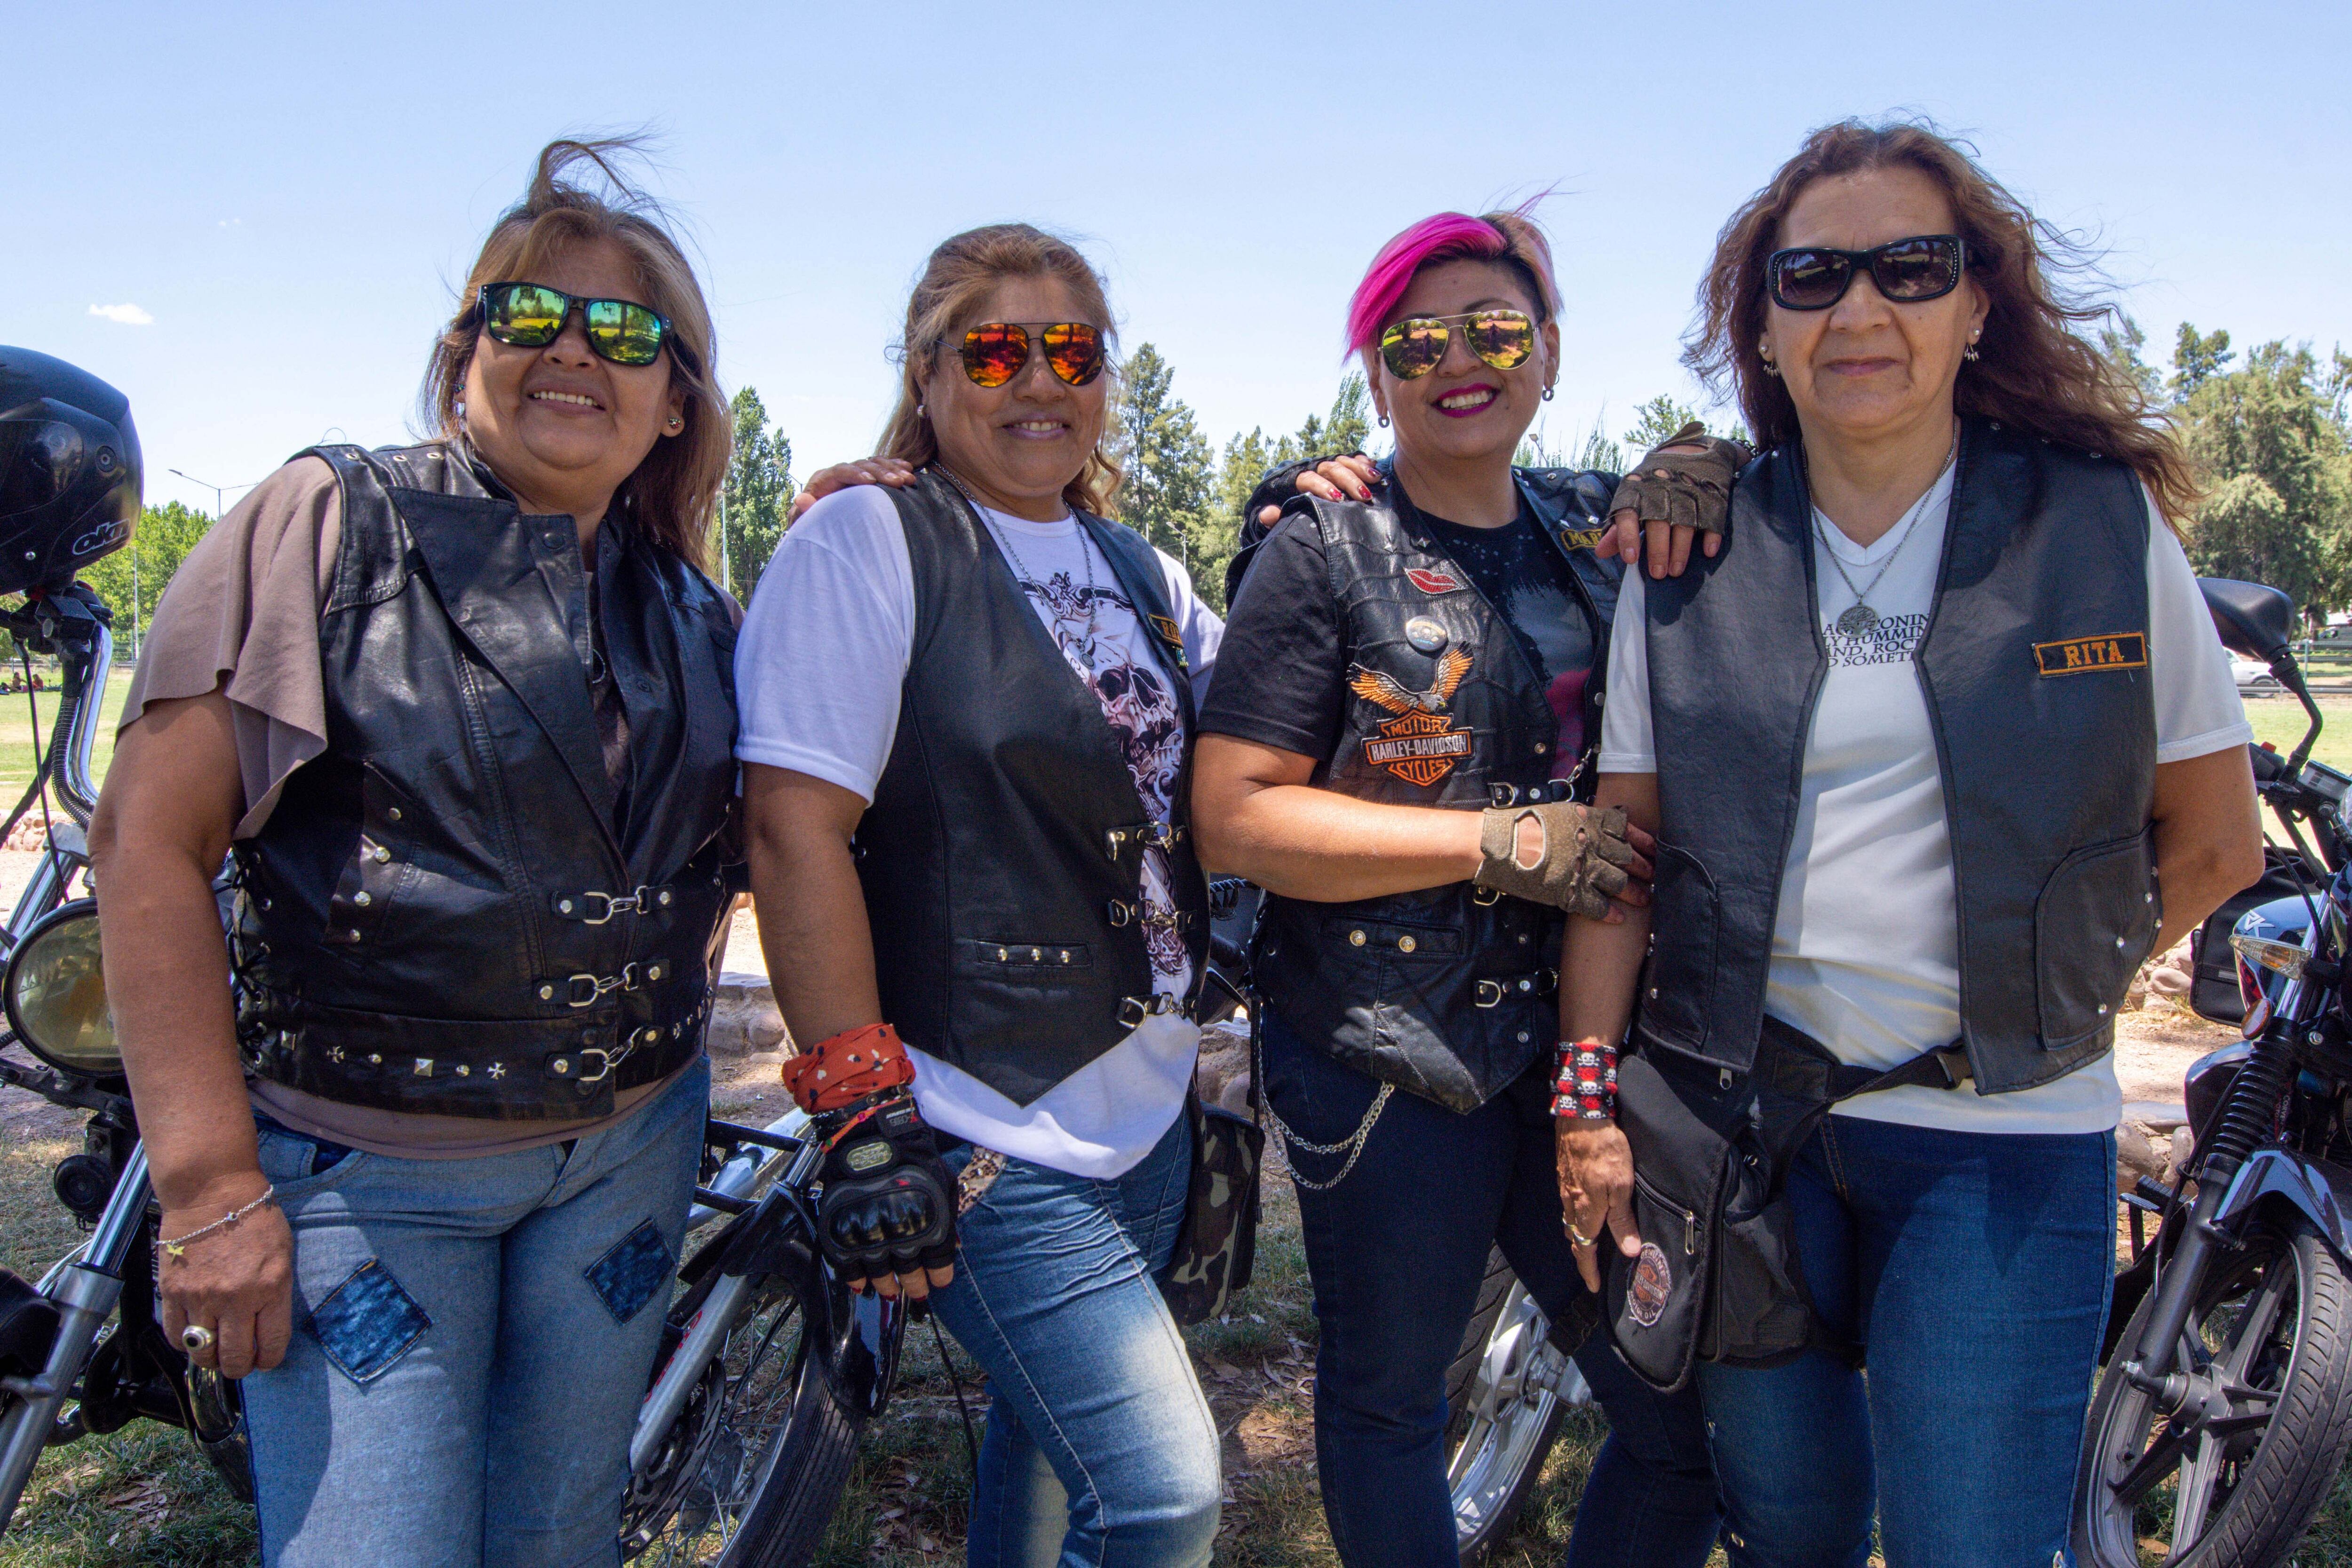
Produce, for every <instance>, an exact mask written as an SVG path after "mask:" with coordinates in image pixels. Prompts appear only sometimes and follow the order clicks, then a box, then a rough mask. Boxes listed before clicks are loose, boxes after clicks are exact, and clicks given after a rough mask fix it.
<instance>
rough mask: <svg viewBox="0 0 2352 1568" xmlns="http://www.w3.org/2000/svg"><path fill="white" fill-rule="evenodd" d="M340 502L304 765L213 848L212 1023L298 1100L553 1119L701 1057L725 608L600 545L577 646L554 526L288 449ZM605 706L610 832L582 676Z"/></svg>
mask: <svg viewBox="0 0 2352 1568" xmlns="http://www.w3.org/2000/svg"><path fill="white" fill-rule="evenodd" d="M308 455H313V456H318V457H320V458H323V459H325V461H326V462H327V463H328V464H329V465H331V466H332V467H333V468H334V470H335V475H336V478H337V479H338V481H339V482H340V484H341V496H342V540H341V549H340V550H339V552H338V553H337V555H336V558H335V561H334V566H333V575H332V579H331V582H330V584H329V587H328V591H327V599H326V604H325V609H324V612H323V613H322V616H321V619H320V629H319V653H320V670H321V674H322V675H323V677H324V681H325V687H326V707H327V749H326V751H325V752H324V753H323V754H322V755H320V756H319V757H317V758H313V759H312V760H310V762H307V763H305V764H304V765H303V766H302V767H300V768H297V769H296V770H295V771H294V773H293V774H292V775H291V776H289V779H287V781H286V786H285V792H284V794H283V796H282V797H281V798H280V800H279V802H278V807H277V809H276V810H274V811H272V812H271V814H270V816H269V819H268V822H267V824H266V825H265V826H264V827H263V828H262V830H261V831H260V832H259V833H258V834H257V835H256V836H255V837H253V838H252V839H249V840H246V841H242V842H240V843H239V844H238V845H237V846H236V858H237V862H238V870H239V882H240V889H239V896H238V926H237V932H236V944H235V946H236V953H237V959H238V974H239V978H240V980H241V982H242V990H243V993H244V997H243V1004H244V1005H243V1012H242V1018H241V1020H240V1022H241V1031H240V1032H241V1034H242V1036H243V1038H244V1040H245V1042H246V1047H247V1055H248V1059H249V1061H250V1063H251V1065H252V1068H253V1070H254V1071H256V1072H257V1073H259V1074H260V1075H262V1076H263V1077H266V1078H268V1079H270V1080H272V1081H273V1082H279V1083H284V1084H287V1085H289V1086H290V1087H292V1088H295V1089H299V1090H302V1091H304V1092H307V1093H311V1094H318V1095H322V1096H324V1097H326V1098H328V1099H331V1100H338V1101H342V1102H346V1103H353V1104H362V1105H375V1106H381V1107H384V1108H386V1109H391V1110H396V1111H414V1112H426V1113H435V1114H439V1115H467V1116H483V1117H489V1118H495V1119H510V1120H536V1119H547V1118H556V1119H569V1118H578V1117H586V1116H594V1115H601V1114H604V1113H607V1112H609V1111H610V1110H611V1109H612V1104H613V1094H614V1090H616V1089H621V1088H628V1087H633V1086H635V1085H637V1084H641V1083H649V1082H656V1081H657V1080H658V1079H660V1078H662V1077H664V1076H666V1075H667V1074H668V1073H669V1072H671V1071H676V1070H677V1068H678V1067H681V1066H683V1065H685V1064H686V1063H687V1062H688V1061H692V1060H693V1058H694V1056H695V1055H696V1053H697V1052H698V1051H700V1050H701V1048H702V1033H703V1029H704V1025H705V1023H706V1021H707V1019H708V1016H709V995H710V960H711V956H712V951H713V946H714V943H715V941H716V939H717V936H718V929H719V915H720V914H721V912H722V911H723V910H724V909H725V907H726V905H727V904H728V901H729V899H730V893H729V891H728V889H727V887H726V885H725V878H724V876H723V874H722V871H721V864H722V860H723V858H724V857H723V851H722V841H721V837H720V833H721V829H722V828H723V826H724V825H725V823H726V821H727V817H728V812H729V810H730V806H731V804H732V801H733V797H734V785H735V763H734V758H733V747H734V735H735V705H734V675H733V651H734V643H735V632H734V627H733V624H732V617H731V616H730V613H729V611H728V608H727V605H726V602H725V601H724V600H723V599H722V598H721V597H720V596H719V592H718V591H717V590H716V589H714V588H713V587H712V586H711V585H710V583H709V581H708V580H705V579H704V578H703V577H702V576H701V575H700V574H699V573H698V572H696V571H694V570H692V569H690V568H688V567H687V566H686V565H684V564H683V563H681V562H679V561H677V559H674V558H672V557H670V556H668V555H667V554H665V553H663V552H661V551H658V550H656V549H654V548H652V546H650V545H649V544H648V543H646V541H645V540H643V539H641V538H636V537H635V535H634V534H633V533H632V531H631V530H630V528H629V525H628V521H627V519H626V518H625V517H622V516H620V515H618V513H617V512H616V513H615V515H614V516H612V517H607V518H606V519H605V521H604V525H603V529H602V530H601V531H603V532H606V533H610V534H612V535H613V538H612V540H611V542H610V543H609V544H604V543H602V542H600V550H599V559H600V561H601V562H602V563H603V570H601V571H600V572H599V573H598V576H599V578H600V580H599V581H598V583H597V584H596V592H597V595H598V601H597V603H598V616H599V623H600V625H601V630H602V632H603V637H602V643H603V646H602V649H601V650H599V649H598V648H597V647H596V646H595V643H594V640H593V639H592V636H591V630H590V620H589V613H590V612H589V603H588V584H587V574H586V572H585V571H584V570H583V565H582V561H581V558H580V547H579V542H578V534H577V530H576V528H575V527H574V524H573V522H572V519H571V518H570V517H536V516H525V515H524V514H523V513H522V512H521V510H520V508H519V507H517V506H516V504H515V503H514V501H513V500H512V499H511V498H510V497H508V496H507V495H506V494H505V493H504V491H503V490H502V489H500V488H498V487H496V482H495V480H492V479H490V478H489V476H488V474H487V473H486V472H485V471H482V470H480V469H478V468H477V467H476V466H475V465H473V464H471V463H470V462H469V461H468V460H467V457H466V455H464V454H463V453H462V452H461V451H460V450H458V449H457V448H454V447H452V446H450V445H447V444H438V443H436V444H426V445H423V446H413V447H406V448H387V449H384V450H383V451H378V452H366V451H362V450H361V449H360V448H358V447H355V446H330V447H321V448H317V449H314V450H313V451H312V452H311V453H310V454H308ZM600 657H601V658H603V659H604V660H607V661H609V667H610V672H611V675H612V678H613V680H614V682H615V683H616V685H617V687H618V691H619V694H620V697H621V700H622V702H623V704H624V706H625V711H626V713H627V716H628V727H629V735H630V748H629V750H630V760H629V768H630V773H629V778H628V781H627V782H628V808H627V811H626V814H625V819H623V820H621V821H616V820H615V819H616V813H615V809H614V808H615V798H616V791H615V789H614V781H613V779H612V777H611V776H610V775H609V774H608V773H607V771H606V768H605V764H604V755H603V751H602V748H601V745H600V742H599V737H598V730H597V727H596V722H595V718H594V715H593V710H592V707H591V697H590V685H589V669H590V666H591V664H592V662H593V660H595V659H597V658H600Z"/></svg>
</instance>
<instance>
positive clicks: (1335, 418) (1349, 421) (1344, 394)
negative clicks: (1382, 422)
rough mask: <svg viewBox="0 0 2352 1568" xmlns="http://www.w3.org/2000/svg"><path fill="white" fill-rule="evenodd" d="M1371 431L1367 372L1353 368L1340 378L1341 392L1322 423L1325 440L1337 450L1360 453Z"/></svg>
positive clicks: (1370, 399)
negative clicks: (1366, 380)
mask: <svg viewBox="0 0 2352 1568" xmlns="http://www.w3.org/2000/svg"><path fill="white" fill-rule="evenodd" d="M1371 433H1372V391H1371V388H1370V387H1369V386H1367V385H1365V384H1364V372H1363V371H1360V370H1351V371H1349V372H1348V373H1347V374H1346V375H1344V376H1342V377H1340V378H1339V396H1337V397H1335V398H1333V399H1332V400H1331V413H1330V416H1329V417H1328V418H1327V419H1326V420H1324V422H1323V439H1324V441H1325V442H1326V443H1327V444H1328V446H1329V448H1330V450H1332V451H1334V452H1361V451H1362V450H1363V449H1364V442H1365V440H1366V438H1367V437H1369V436H1370V434H1371Z"/></svg>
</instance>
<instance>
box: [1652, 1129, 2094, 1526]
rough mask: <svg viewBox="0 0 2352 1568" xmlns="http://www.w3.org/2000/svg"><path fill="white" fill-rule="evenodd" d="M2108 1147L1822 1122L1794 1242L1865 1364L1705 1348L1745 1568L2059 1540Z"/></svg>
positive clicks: (1826, 1309)
mask: <svg viewBox="0 0 2352 1568" xmlns="http://www.w3.org/2000/svg"><path fill="white" fill-rule="evenodd" d="M2115 1176H2116V1141H2115V1136H2114V1134H2109V1133H2082V1134H2073V1135H2050V1134H2022V1135H2021V1134H1985V1133H1953V1132H1945V1131H1942V1130H1940V1129H1934V1128H1924V1127H1906V1126H1898V1125H1896V1124H1894V1123H1891V1122H1871V1121H1864V1119H1862V1118H1861V1117H1858V1116H1831V1117H1828V1118H1827V1119H1826V1120H1825V1121H1824V1122H1823V1124H1822V1130H1821V1131H1820V1132H1819V1133H1817V1134H1814V1135H1813V1137H1812V1139H1811V1141H1810V1142H1808V1143H1807V1144H1806V1145H1805V1146H1804V1148H1803V1149H1802V1150H1801V1151H1800V1153H1799V1155H1798V1159H1797V1164H1796V1166H1795V1168H1794V1170H1793V1172H1792V1173H1791V1176H1790V1182H1789V1196H1790V1200H1791V1202H1792V1203H1793V1204H1794V1206H1795V1209H1796V1222H1797V1255H1798V1260H1799V1262H1800V1264H1801V1266H1802V1268H1803V1270H1804V1274H1805V1283H1806V1286H1807V1288H1808V1289H1809V1290H1810V1291H1811V1293H1812V1296H1813V1301H1814V1305H1815V1307H1816V1308H1817V1310H1818V1311H1819V1312H1820V1313H1821V1315H1822V1321H1823V1322H1824V1323H1826V1324H1827V1325H1828V1326H1829V1328H1830V1329H1831V1330H1832V1333H1836V1334H1838V1335H1839V1336H1840V1337H1842V1338H1843V1339H1844V1340H1846V1341H1847V1342H1849V1343H1858V1344H1861V1345H1862V1346H1864V1351H1865V1354H1867V1356H1868V1358H1869V1364H1870V1374H1869V1376H1868V1377H1867V1378H1865V1377H1864V1375H1862V1374H1861V1373H1859V1372H1856V1371H1855V1370H1854V1369H1853V1366H1852V1365H1850V1364H1848V1363H1847V1362H1846V1361H1844V1360H1843V1359H1840V1358H1838V1357H1835V1356H1832V1355H1830V1354H1824V1353H1822V1352H1819V1351H1816V1352H1812V1353H1810V1354H1806V1355H1805V1356H1803V1357H1801V1359H1799V1360H1797V1361H1794V1362H1791V1363H1790V1364H1787V1365H1785V1366H1778V1367H1772V1368H1769V1369H1767V1370H1755V1369H1742V1368H1738V1367H1727V1366H1709V1365H1705V1364H1702V1365H1701V1366H1700V1368H1699V1385H1700V1388H1701V1391H1702V1393H1703V1394H1704V1396H1705V1398H1706V1414H1707V1419H1708V1422H1709V1424H1710V1426H1711V1427H1712V1429H1713V1432H1714V1437H1715V1459H1716V1468H1717V1472H1718V1473H1719V1474H1720V1475H1721V1476H1722V1478H1723V1490H1724V1498H1725V1504H1726V1508H1727V1511H1728V1513H1729V1515H1730V1525H1731V1561H1732V1563H1733V1568H1861V1565H1862V1564H1863V1563H1866V1562H1868V1561H1869V1558H1870V1551H1871V1536H1870V1526H1871V1516H1872V1512H1873V1509H1874V1507H1875V1510H1876V1513H1877V1517H1878V1526H1879V1542H1880V1547H1881V1550H1883V1551H1884V1552H1885V1555H1886V1564H1887V1568H1988V1565H1990V1564H1997V1563H2017V1564H2020V1565H2021V1568H2024V1565H2027V1564H2042V1563H2055V1562H2066V1561H2071V1559H2068V1558H2066V1557H2065V1556H2064V1552H2065V1549H2066V1531H2067V1522H2068V1517H2069V1509H2070V1506H2071V1502H2072V1497H2073V1489H2074V1463H2075V1458H2076V1456H2077V1451H2078V1450H2079V1449H2080V1448H2081V1446H2082V1440H2083V1416H2084V1407H2085V1406H2086V1405H2087V1404H2088V1402H2089V1399H2090V1394H2091V1376H2092V1374H2093V1372H2094V1371H2095V1369H2096V1366H2097V1363H2098V1354H2099V1333H2100V1329H2101V1326H2102V1325H2103V1324H2104V1323H2105V1321H2106V1311H2107V1297H2108V1293H2109V1291H2110V1290H2111V1289H2112V1288H2113V1283H2114V1274H2115V1204H2116V1196H2115V1194H2116V1187H2115Z"/></svg>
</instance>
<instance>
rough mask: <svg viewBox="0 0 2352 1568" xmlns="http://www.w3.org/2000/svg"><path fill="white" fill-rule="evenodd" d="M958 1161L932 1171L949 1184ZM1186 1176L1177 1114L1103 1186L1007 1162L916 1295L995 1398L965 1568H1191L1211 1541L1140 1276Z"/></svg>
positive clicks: (1217, 1483) (1208, 1499)
mask: <svg viewBox="0 0 2352 1568" xmlns="http://www.w3.org/2000/svg"><path fill="white" fill-rule="evenodd" d="M972 1154H973V1151H972V1150H971V1148H970V1147H969V1146H966V1147H964V1148H961V1149H959V1150H957V1151H956V1152H955V1153H953V1154H951V1155H949V1156H948V1163H949V1164H950V1166H953V1167H954V1168H955V1169H956V1170H957V1171H958V1172H959V1173H961V1170H962V1168H963V1167H964V1166H965V1165H966V1164H968V1163H969V1162H970V1161H971V1157H972ZM1191 1181H1192V1129H1191V1127H1190V1125H1189V1124H1187V1123H1186V1121H1185V1119H1184V1118H1183V1117H1182V1116H1179V1117H1177V1118H1176V1122H1175V1124H1174V1125H1173V1126H1171V1127H1170V1128H1169V1129H1168V1132H1167V1134H1166V1135H1165V1136H1163V1137H1162V1138H1161V1139H1160V1142H1159V1144H1158V1145H1156V1146H1155V1147H1154V1148H1153V1149H1152V1151H1151V1152H1150V1154H1148V1155H1144V1156H1143V1160H1142V1163H1140V1164H1139V1165H1138V1166H1135V1167H1134V1168H1133V1169H1131V1170H1129V1172H1127V1174H1126V1175H1124V1176H1118V1177H1116V1178H1114V1179H1111V1180H1108V1181H1104V1180H1097V1179H1095V1178H1093V1177H1089V1176H1070V1175H1067V1174H1066V1173H1064V1172H1062V1171H1056V1170H1048V1169H1047V1168H1045V1166H1038V1165H1032V1164H1030V1163H1029V1162H1028V1161H1026V1160H1018V1159H1007V1160H1006V1161H1005V1162H1004V1169H1003V1172H1002V1173H1001V1174H1000V1175H999V1176H997V1178H996V1180H995V1181H994V1182H993V1183H992V1185H991V1186H989V1188H988V1190H987V1192H986V1193H985V1194H984V1195H983V1196H982V1197H981V1199H980V1201H979V1202H978V1203H976V1204H974V1205H973V1206H972V1207H971V1210H970V1211H969V1212H967V1213H966V1214H965V1215H964V1216H963V1218H961V1220H960V1221H958V1222H957V1236H956V1275H955V1283H953V1284H952V1285H950V1286H949V1287H948V1288H947V1289H946V1290H944V1291H934V1292H932V1295H931V1300H932V1301H933V1302H934V1303H936V1305H937V1309H938V1312H939V1314H940V1320H941V1321H942V1322H945V1323H946V1324H947V1326H948V1329H949V1331H950V1333H953V1334H954V1335H955V1337H956V1342H957V1343H959V1344H961V1345H962V1346H963V1347H964V1349H965V1350H966V1351H967V1352H968V1353H970V1354H971V1358H972V1359H973V1360H975V1361H977V1362H979V1363H980V1364H981V1366H982V1368H984V1369H985V1370H986V1371H987V1373H988V1382H989V1387H990V1390H991V1391H992V1393H993V1395H994V1396H995V1398H994V1402H993V1403H992V1405H991V1406H989V1412H988V1432H987V1436H986V1437H985V1438H984V1439H983V1440H982V1444H981V1448H980V1474H979V1476H978V1478H977V1479H976V1480H975V1483H974V1486H973V1489H972V1500H971V1538H970V1541H969V1542H967V1544H966V1547H965V1552H964V1561H965V1562H966V1563H968V1564H970V1568H1047V1565H1049V1564H1058V1565H1059V1568H1197V1565H1199V1564H1203V1563H1207V1562H1208V1561H1209V1548H1210V1546H1211V1544H1212V1543H1213V1542H1214V1541H1215V1539H1216V1534H1217V1504H1218V1498H1219V1493H1220V1490H1221V1477H1220V1475H1219V1472H1218V1467H1217V1454H1218V1445H1217V1424H1216V1420H1215V1418H1214V1417H1213V1416H1211V1415H1210V1413H1209V1402H1208V1400H1207V1399H1206V1398H1205V1397H1203V1396H1202V1393H1201V1385H1200V1382H1199V1380H1198V1379H1196V1378H1195V1377H1194V1376H1193V1375H1192V1357H1191V1356H1190V1355H1189V1354H1187V1353H1186V1351H1185V1348H1184V1339H1183V1336H1182V1335H1181V1333H1178V1332H1177V1328H1176V1320H1175V1319H1174V1318H1173V1317H1171V1315H1170V1314H1169V1311H1168V1304H1167V1302H1166V1301H1163V1300H1162V1299H1161V1298H1160V1287H1159V1286H1158V1285H1157V1284H1155V1283H1154V1282H1153V1280H1152V1276H1153V1275H1154V1274H1156V1273H1157V1272H1158V1271H1159V1270H1160V1269H1161V1268H1163V1267H1164V1266H1165V1265H1166V1264H1167V1262H1168V1259H1169V1255H1170V1254H1171V1251H1173V1249H1174V1248H1175V1245H1176V1233H1177V1230H1178V1228H1179V1227H1180V1226H1181V1224H1182V1222H1183V1218H1184V1199H1185V1196H1186V1194H1187V1192H1188V1190H1189V1188H1190V1186H1191Z"/></svg>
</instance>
